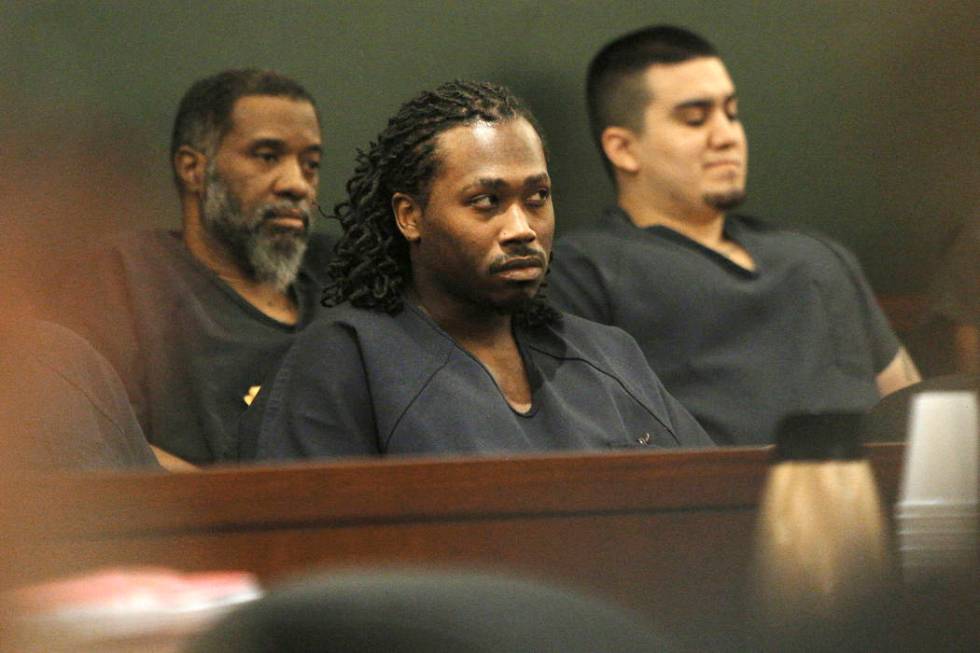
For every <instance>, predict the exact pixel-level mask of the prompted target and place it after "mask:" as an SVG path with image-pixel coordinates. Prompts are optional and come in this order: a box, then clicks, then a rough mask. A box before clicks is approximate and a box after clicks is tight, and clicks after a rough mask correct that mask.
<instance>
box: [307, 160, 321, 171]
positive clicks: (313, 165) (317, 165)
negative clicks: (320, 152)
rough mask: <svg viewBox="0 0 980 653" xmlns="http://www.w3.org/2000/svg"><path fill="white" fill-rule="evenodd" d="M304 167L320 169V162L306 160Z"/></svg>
mask: <svg viewBox="0 0 980 653" xmlns="http://www.w3.org/2000/svg"><path fill="white" fill-rule="evenodd" d="M306 167H307V168H309V169H310V170H319V169H320V162H319V161H307V162H306Z"/></svg>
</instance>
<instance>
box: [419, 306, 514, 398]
mask: <svg viewBox="0 0 980 653" xmlns="http://www.w3.org/2000/svg"><path fill="white" fill-rule="evenodd" d="M407 296H408V299H409V301H413V302H415V303H416V304H417V305H418V306H419V308H421V309H422V310H423V311H424V312H425V313H426V314H428V316H429V317H431V318H432V320H433V321H434V322H435V323H436V324H438V325H439V326H440V327H442V329H443V330H444V331H446V333H448V334H449V335H450V336H451V337H452V338H453V340H455V341H456V344H457V345H459V346H460V347H461V348H463V349H464V350H466V351H467V352H469V353H470V354H471V355H472V356H473V357H474V358H476V359H477V360H478V361H480V362H481V363H483V366H484V367H485V368H486V369H487V371H489V372H490V375H491V376H492V377H493V379H494V381H495V382H496V383H497V387H498V388H499V389H500V392H501V393H502V394H503V396H504V399H505V400H506V401H507V403H508V404H510V406H511V407H512V408H513V409H514V410H516V411H518V412H522V413H525V412H527V411H529V410H530V409H531V401H532V396H531V395H532V390H531V384H530V381H529V380H528V376H527V370H526V369H525V367H524V360H523V359H522V358H521V352H520V349H519V348H518V346H517V340H516V339H515V338H514V333H513V331H512V330H511V327H512V318H511V316H510V315H509V314H501V313H498V312H496V311H494V310H492V309H489V308H486V307H475V306H470V305H464V304H463V303H462V302H457V301H454V300H453V298H447V297H445V296H442V295H440V296H439V297H434V296H431V295H430V296H428V297H426V296H422V295H419V294H418V293H417V292H415V291H414V290H410V291H409V292H408V293H407Z"/></svg>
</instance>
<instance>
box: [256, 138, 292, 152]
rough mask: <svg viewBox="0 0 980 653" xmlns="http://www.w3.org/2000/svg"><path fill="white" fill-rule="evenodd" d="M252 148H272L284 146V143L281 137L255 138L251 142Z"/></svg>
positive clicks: (277, 148) (278, 148)
mask: <svg viewBox="0 0 980 653" xmlns="http://www.w3.org/2000/svg"><path fill="white" fill-rule="evenodd" d="M251 146H252V149H256V150H257V149H259V148H263V147H267V148H269V149H273V150H281V149H283V148H285V146H286V143H285V141H283V140H282V139H281V138H257V139H255V140H254V141H252V143H251Z"/></svg>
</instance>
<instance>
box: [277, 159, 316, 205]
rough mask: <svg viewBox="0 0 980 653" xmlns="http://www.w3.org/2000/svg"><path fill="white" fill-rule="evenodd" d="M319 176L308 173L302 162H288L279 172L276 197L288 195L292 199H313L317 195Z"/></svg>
mask: <svg viewBox="0 0 980 653" xmlns="http://www.w3.org/2000/svg"><path fill="white" fill-rule="evenodd" d="M317 181H318V179H317V175H316V174H315V173H310V172H308V171H307V170H306V169H305V168H304V166H303V163H302V162H301V161H286V162H284V163H283V165H282V166H281V167H280V169H279V170H278V176H277V177H276V181H275V186H274V187H273V190H274V192H275V193H276V195H286V196H289V197H290V198H292V199H297V200H303V199H312V198H313V196H314V195H315V194H316V186H317Z"/></svg>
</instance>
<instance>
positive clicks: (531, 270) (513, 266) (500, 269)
mask: <svg viewBox="0 0 980 653" xmlns="http://www.w3.org/2000/svg"><path fill="white" fill-rule="evenodd" d="M544 267H545V257H544V254H534V255H531V256H514V257H511V258H507V259H504V260H503V261H499V262H495V263H494V264H493V265H491V266H490V274H494V275H497V276H501V277H504V278H507V279H512V280H515V281H531V280H534V279H537V278H538V277H540V276H541V275H542V274H543V272H544Z"/></svg>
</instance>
